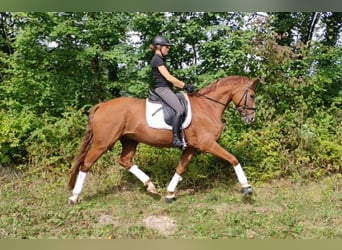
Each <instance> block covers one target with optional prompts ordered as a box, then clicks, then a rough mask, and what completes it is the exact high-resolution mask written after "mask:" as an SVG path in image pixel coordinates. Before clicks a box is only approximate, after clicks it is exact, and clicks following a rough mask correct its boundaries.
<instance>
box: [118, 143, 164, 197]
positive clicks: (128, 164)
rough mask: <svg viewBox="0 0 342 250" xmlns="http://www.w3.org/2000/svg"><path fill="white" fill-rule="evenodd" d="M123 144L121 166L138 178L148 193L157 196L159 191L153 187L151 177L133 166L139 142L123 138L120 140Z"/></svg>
mask: <svg viewBox="0 0 342 250" xmlns="http://www.w3.org/2000/svg"><path fill="white" fill-rule="evenodd" d="M120 141H121V144H122V153H121V156H120V160H119V164H120V165H121V166H123V167H125V168H126V169H127V170H128V171H129V172H131V173H132V174H133V175H134V176H136V177H137V178H138V179H139V180H140V181H141V182H142V183H143V184H144V185H145V186H147V191H148V192H150V193H152V194H157V193H158V192H157V189H156V188H155V186H154V185H153V183H152V181H151V179H150V177H149V176H148V175H147V174H145V173H144V172H143V171H142V170H141V169H140V168H139V167H138V166H137V165H133V157H134V154H135V152H136V149H137V146H138V142H136V141H134V140H130V139H127V138H123V139H121V140H120Z"/></svg>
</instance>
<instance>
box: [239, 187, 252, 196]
mask: <svg viewBox="0 0 342 250" xmlns="http://www.w3.org/2000/svg"><path fill="white" fill-rule="evenodd" d="M241 193H242V194H243V195H244V196H251V195H252V194H253V191H252V187H251V186H248V187H243V188H242V189H241Z"/></svg>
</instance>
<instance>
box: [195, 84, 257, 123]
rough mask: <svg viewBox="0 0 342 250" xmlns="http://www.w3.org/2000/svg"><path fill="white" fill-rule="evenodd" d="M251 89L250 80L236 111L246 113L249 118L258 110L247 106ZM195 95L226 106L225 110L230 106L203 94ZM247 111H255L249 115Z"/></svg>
mask: <svg viewBox="0 0 342 250" xmlns="http://www.w3.org/2000/svg"><path fill="white" fill-rule="evenodd" d="M250 88H251V82H250V80H249V81H248V82H247V86H246V89H245V91H244V93H243V95H242V96H241V99H240V101H239V102H238V104H236V106H235V109H236V110H237V111H239V113H240V114H242V113H243V112H244V113H245V116H249V115H251V114H253V113H254V112H255V110H256V108H251V107H248V106H247V98H248V90H249V89H250ZM195 95H197V96H202V97H204V98H206V99H208V100H210V101H212V102H215V103H218V104H221V105H223V106H224V108H226V107H227V106H228V104H225V103H223V102H220V101H217V100H215V99H213V98H211V97H209V96H206V95H202V94H200V93H198V92H197V93H195ZM243 99H244V103H243V105H240V104H241V102H242V100H243ZM247 110H253V112H252V113H249V114H248V113H247V112H246V111H247Z"/></svg>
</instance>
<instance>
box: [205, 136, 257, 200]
mask: <svg viewBox="0 0 342 250" xmlns="http://www.w3.org/2000/svg"><path fill="white" fill-rule="evenodd" d="M207 145H210V146H209V147H206V148H205V150H204V151H205V152H207V153H210V154H212V155H215V156H216V157H219V158H221V159H223V160H226V161H228V162H230V163H231V164H232V165H233V167H234V170H235V174H236V176H237V178H238V180H239V182H240V184H241V186H242V189H241V193H242V194H243V195H252V187H251V185H249V184H248V181H247V177H246V175H245V173H244V171H243V169H242V167H241V165H240V163H239V161H238V159H236V157H235V156H234V155H232V154H231V153H229V152H227V151H226V150H225V149H224V148H223V147H221V146H220V145H219V144H218V143H217V142H213V143H211V144H207Z"/></svg>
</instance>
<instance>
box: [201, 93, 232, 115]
mask: <svg viewBox="0 0 342 250" xmlns="http://www.w3.org/2000/svg"><path fill="white" fill-rule="evenodd" d="M231 100H232V94H231V93H229V92H227V91H224V90H223V89H222V90H219V89H217V90H216V91H213V92H210V93H207V94H204V95H203V96H201V95H200V96H199V98H196V101H197V102H201V103H203V104H205V109H202V110H201V112H203V113H206V115H207V116H210V117H213V118H214V119H215V120H221V118H222V115H223V112H224V110H225V108H226V106H227V105H228V104H229V103H230V102H231ZM201 106H202V105H201Z"/></svg>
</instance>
